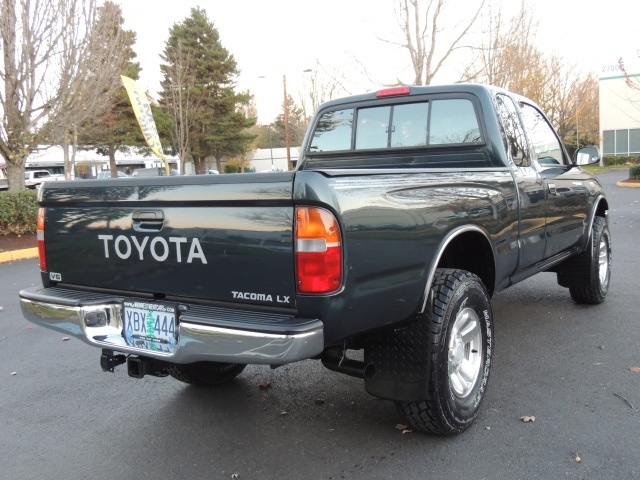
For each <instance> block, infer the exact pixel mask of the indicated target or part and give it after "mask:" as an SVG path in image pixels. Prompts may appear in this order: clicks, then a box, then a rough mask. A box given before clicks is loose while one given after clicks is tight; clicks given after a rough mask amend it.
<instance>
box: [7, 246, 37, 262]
mask: <svg viewBox="0 0 640 480" xmlns="http://www.w3.org/2000/svg"><path fill="white" fill-rule="evenodd" d="M37 257H38V247H33V248H25V249H23V250H14V251H12V252H0V263H7V262H15V261H17V260H28V259H31V258H37Z"/></svg>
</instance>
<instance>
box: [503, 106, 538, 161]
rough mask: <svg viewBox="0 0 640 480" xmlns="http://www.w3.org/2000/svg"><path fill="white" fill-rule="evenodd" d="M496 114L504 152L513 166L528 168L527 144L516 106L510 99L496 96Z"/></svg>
mask: <svg viewBox="0 0 640 480" xmlns="http://www.w3.org/2000/svg"><path fill="white" fill-rule="evenodd" d="M496 112H498V120H499V121H500V127H501V128H500V133H501V135H502V141H503V142H504V148H505V150H506V151H507V152H508V155H509V156H510V157H511V160H512V161H513V163H514V164H515V165H517V166H519V167H528V166H529V165H531V161H530V159H529V155H528V154H527V142H526V140H525V136H524V130H523V129H522V124H521V123H520V118H519V117H518V111H517V110H516V105H515V103H514V102H513V100H512V99H511V97H508V96H507V95H502V94H498V95H497V96H496Z"/></svg>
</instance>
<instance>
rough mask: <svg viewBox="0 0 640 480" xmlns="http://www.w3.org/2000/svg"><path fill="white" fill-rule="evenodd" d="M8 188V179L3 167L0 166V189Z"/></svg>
mask: <svg viewBox="0 0 640 480" xmlns="http://www.w3.org/2000/svg"><path fill="white" fill-rule="evenodd" d="M8 188H9V180H8V179H7V174H6V172H5V171H4V168H0V190H6V189H8Z"/></svg>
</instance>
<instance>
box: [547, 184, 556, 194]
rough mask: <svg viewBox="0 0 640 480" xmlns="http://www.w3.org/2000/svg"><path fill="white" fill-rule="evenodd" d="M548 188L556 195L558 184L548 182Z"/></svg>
mask: <svg viewBox="0 0 640 480" xmlns="http://www.w3.org/2000/svg"><path fill="white" fill-rule="evenodd" d="M547 188H548V189H549V193H550V194H551V195H556V194H557V192H556V184H555V183H547Z"/></svg>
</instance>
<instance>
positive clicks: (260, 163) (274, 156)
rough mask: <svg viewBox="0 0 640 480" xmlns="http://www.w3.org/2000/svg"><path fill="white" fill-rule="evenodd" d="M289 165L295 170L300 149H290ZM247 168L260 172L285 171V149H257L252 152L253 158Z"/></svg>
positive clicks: (286, 166)
mask: <svg viewBox="0 0 640 480" xmlns="http://www.w3.org/2000/svg"><path fill="white" fill-rule="evenodd" d="M289 150H290V152H291V163H292V164H293V167H294V168H295V166H296V163H297V162H298V155H299V154H300V147H290V148H289ZM249 168H251V169H253V170H255V171H256V173H260V172H274V171H277V172H279V171H287V170H289V167H288V165H287V149H286V148H285V147H283V148H258V149H256V150H254V151H253V157H252V158H251V160H250V162H249Z"/></svg>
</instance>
